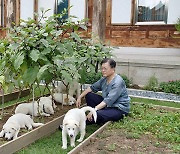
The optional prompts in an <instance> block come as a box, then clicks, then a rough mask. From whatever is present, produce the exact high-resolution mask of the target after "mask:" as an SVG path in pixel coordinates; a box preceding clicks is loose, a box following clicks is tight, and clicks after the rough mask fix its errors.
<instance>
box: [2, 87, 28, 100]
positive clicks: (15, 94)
mask: <svg viewBox="0 0 180 154" xmlns="http://www.w3.org/2000/svg"><path fill="white" fill-rule="evenodd" d="M29 93H30V90H29V89H26V90H23V91H22V92H21V95H20V97H25V96H27V95H29ZM18 95H19V91H16V92H13V93H10V94H5V95H4V102H8V101H12V100H15V99H17V98H18ZM0 103H2V95H0Z"/></svg>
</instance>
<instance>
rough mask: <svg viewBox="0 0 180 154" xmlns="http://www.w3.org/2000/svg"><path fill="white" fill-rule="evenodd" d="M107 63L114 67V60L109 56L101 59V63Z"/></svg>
mask: <svg viewBox="0 0 180 154" xmlns="http://www.w3.org/2000/svg"><path fill="white" fill-rule="evenodd" d="M107 62H108V63H109V65H110V67H111V68H115V67H116V62H115V61H114V60H113V59H111V58H104V59H103V60H102V61H101V65H102V64H104V63H107Z"/></svg>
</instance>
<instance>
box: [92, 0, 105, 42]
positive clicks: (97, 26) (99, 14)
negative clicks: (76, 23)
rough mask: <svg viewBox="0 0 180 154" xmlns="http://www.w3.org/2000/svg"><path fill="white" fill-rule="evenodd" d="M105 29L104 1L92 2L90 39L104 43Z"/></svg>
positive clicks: (94, 0) (95, 0) (96, 0)
mask: <svg viewBox="0 0 180 154" xmlns="http://www.w3.org/2000/svg"><path fill="white" fill-rule="evenodd" d="M105 27H106V0H93V19H92V39H93V40H94V42H97V41H101V42H102V43H103V42H104V39H105Z"/></svg>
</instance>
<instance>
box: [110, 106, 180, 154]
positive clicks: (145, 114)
mask: <svg viewBox="0 0 180 154" xmlns="http://www.w3.org/2000/svg"><path fill="white" fill-rule="evenodd" d="M109 129H110V130H111V129H112V130H113V129H122V131H124V133H125V134H126V135H127V138H129V137H131V138H132V137H134V138H140V136H141V135H145V134H151V135H153V136H154V137H155V138H156V139H157V140H159V141H164V142H167V143H168V144H169V145H170V147H171V148H172V149H173V150H174V151H175V152H176V151H178V150H180V111H176V112H175V111H173V112H172V111H167V110H163V109H156V108H154V107H153V106H151V105H147V104H144V105H143V104H141V105H140V104H133V105H132V107H131V112H130V114H129V116H127V117H125V118H124V119H123V120H121V121H119V122H114V123H112V124H111V125H110V126H109Z"/></svg>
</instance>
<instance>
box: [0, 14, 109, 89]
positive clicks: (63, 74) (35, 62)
mask: <svg viewBox="0 0 180 154" xmlns="http://www.w3.org/2000/svg"><path fill="white" fill-rule="evenodd" d="M47 11H48V10H47ZM47 11H44V10H42V15H41V17H39V18H38V19H39V21H35V20H34V19H29V20H28V21H23V20H22V21H21V23H20V25H19V26H14V27H13V28H11V29H10V35H9V36H8V38H9V43H6V45H5V44H2V43H1V45H0V51H1V57H2V59H1V66H0V70H1V74H2V75H4V76H5V82H6V84H8V85H9V87H12V86H16V87H20V89H22V88H24V87H30V88H31V89H32V85H33V84H34V83H37V85H39V83H40V81H44V82H45V84H46V86H47V88H48V85H49V84H50V83H51V84H52V85H54V81H56V80H66V81H67V82H72V81H73V80H74V79H76V80H79V81H80V82H81V83H83V82H84V81H85V80H83V79H84V78H85V77H84V76H85V74H86V72H91V71H94V70H95V69H97V67H96V66H97V64H98V62H99V61H101V60H102V59H103V58H104V57H108V56H110V55H111V54H110V49H109V48H107V47H105V46H103V45H102V44H101V43H97V44H94V43H93V41H92V40H91V39H82V38H81V37H80V34H79V31H78V30H79V28H81V29H84V30H86V27H85V26H84V24H82V23H84V21H79V22H78V24H77V23H74V22H72V20H71V18H68V19H67V20H60V19H61V18H63V16H64V15H65V14H66V13H67V10H64V11H63V12H62V13H61V14H58V15H53V16H50V17H48V18H47V17H45V13H46V12H47ZM7 44H8V45H7Z"/></svg>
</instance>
